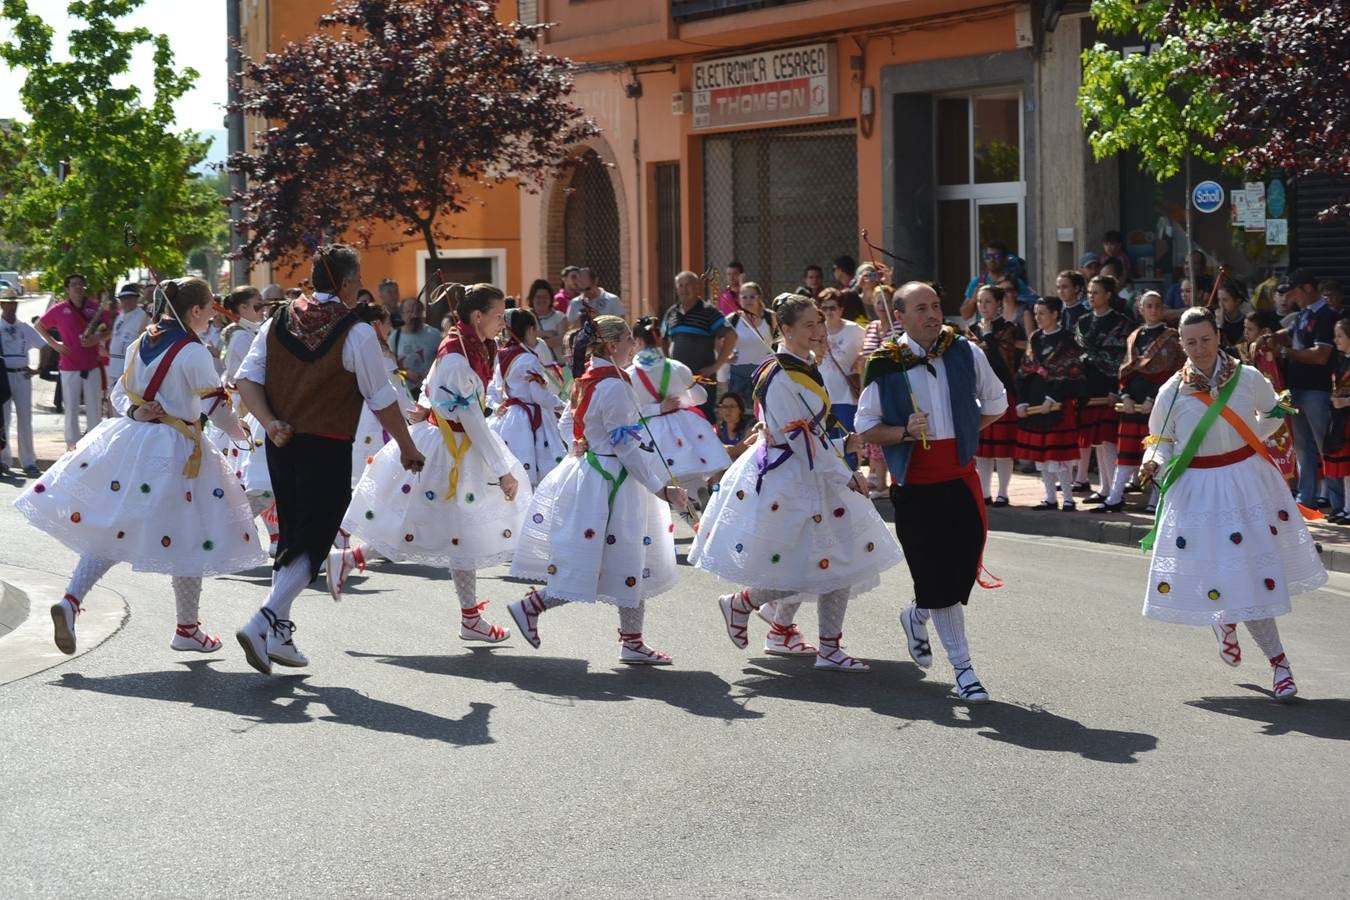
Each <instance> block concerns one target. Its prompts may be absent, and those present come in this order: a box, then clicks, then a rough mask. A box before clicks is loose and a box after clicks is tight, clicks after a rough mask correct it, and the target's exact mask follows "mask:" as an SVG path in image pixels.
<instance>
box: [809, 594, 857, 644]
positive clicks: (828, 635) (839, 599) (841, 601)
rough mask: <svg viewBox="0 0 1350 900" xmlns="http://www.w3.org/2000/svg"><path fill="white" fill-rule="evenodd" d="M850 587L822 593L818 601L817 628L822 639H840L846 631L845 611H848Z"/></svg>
mask: <svg viewBox="0 0 1350 900" xmlns="http://www.w3.org/2000/svg"><path fill="white" fill-rule="evenodd" d="M848 595H849V589H848V588H840V589H839V590H837V591H830V592H829V593H828V594H821V595H820V600H819V601H818V602H817V603H816V606H817V609H816V616H817V622H816V625H817V628H819V634H820V638H821V640H822V641H824V640H827V639H833V640H835V641H838V639H839V637H840V636H841V635H842V634H843V633H844V613H845V612H847V611H848Z"/></svg>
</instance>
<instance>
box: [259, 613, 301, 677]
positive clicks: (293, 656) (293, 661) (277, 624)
mask: <svg viewBox="0 0 1350 900" xmlns="http://www.w3.org/2000/svg"><path fill="white" fill-rule="evenodd" d="M263 612H265V613H267V614H268V615H269V616H270V615H271V611H270V610H267V609H264V610H263ZM294 635H295V623H294V622H292V621H291V620H290V619H278V618H276V617H275V616H272V627H271V629H269V630H268V632H267V658H268V659H270V660H271V661H272V662H274V663H276V664H277V665H279V666H290V667H291V668H293V669H298V668H301V667H303V666H307V665H309V657H308V656H305V654H303V653H301V652H300V648H299V647H297V646H295V637H294Z"/></svg>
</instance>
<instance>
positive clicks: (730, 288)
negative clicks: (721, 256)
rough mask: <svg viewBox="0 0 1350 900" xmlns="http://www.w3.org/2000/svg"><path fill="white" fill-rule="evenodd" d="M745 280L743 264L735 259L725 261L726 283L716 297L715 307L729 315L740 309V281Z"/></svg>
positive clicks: (723, 313)
mask: <svg viewBox="0 0 1350 900" xmlns="http://www.w3.org/2000/svg"><path fill="white" fill-rule="evenodd" d="M744 280H745V266H743V265H741V264H740V263H739V262H737V261H736V260H734V259H733V260H732V261H731V262H729V263H727V268H726V284H725V285H723V287H722V293H721V294H719V295H718V297H717V308H718V309H719V310H721V312H722V315H724V316H729V315H731V314H732V313H735V312H740V310H741V282H742V281H744Z"/></svg>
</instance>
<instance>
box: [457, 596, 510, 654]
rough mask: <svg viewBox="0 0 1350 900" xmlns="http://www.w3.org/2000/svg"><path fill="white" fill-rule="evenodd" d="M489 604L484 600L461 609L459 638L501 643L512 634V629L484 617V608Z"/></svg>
mask: <svg viewBox="0 0 1350 900" xmlns="http://www.w3.org/2000/svg"><path fill="white" fill-rule="evenodd" d="M487 605H488V601H486V600H484V601H483V602H482V603H480V604H478V605H477V606H472V607H470V608H468V609H464V608H463V607H461V608H460V611H459V639H460V640H461V641H482V642H484V643H486V644H500V643H501V642H502V641H504V640H506V639H507V638H509V637H510V636H511V629H509V628H503V627H502V626H500V625H493V624H492V623H491V622H489V621H488V620H487V619H484V618H483V609H484V608H486V607H487Z"/></svg>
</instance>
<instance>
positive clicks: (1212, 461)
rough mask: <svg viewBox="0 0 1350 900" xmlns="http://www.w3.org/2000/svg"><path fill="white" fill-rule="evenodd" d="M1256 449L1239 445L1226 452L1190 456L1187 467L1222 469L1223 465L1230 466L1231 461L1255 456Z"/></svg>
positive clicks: (1237, 461) (1238, 461)
mask: <svg viewBox="0 0 1350 900" xmlns="http://www.w3.org/2000/svg"><path fill="white" fill-rule="evenodd" d="M1255 455H1256V451H1255V450H1253V449H1252V448H1251V447H1239V448H1238V449H1236V450H1230V451H1229V452H1227V453H1219V454H1217V455H1215V456H1194V457H1191V464H1190V465H1189V466H1187V467H1186V468H1188V469H1222V468H1223V467H1224V466H1231V465H1232V464H1233V463H1240V462H1242V461H1243V460H1244V459H1246V458H1247V457H1249V456H1255Z"/></svg>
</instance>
